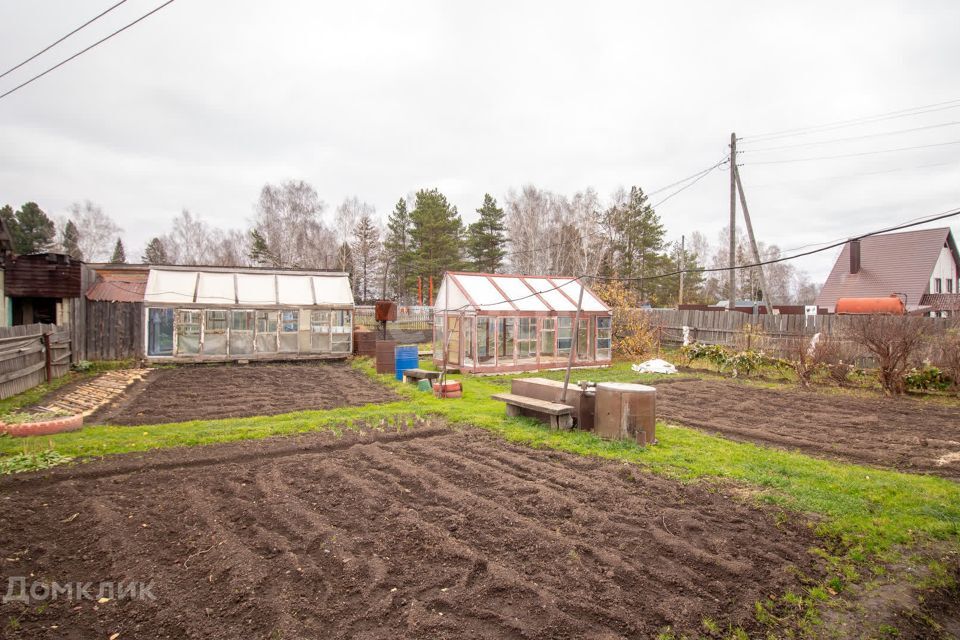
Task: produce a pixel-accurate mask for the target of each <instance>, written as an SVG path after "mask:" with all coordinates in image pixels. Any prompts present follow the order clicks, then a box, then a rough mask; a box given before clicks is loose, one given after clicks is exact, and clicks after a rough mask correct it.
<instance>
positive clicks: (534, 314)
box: [433, 272, 613, 373]
mask: <svg viewBox="0 0 960 640" xmlns="http://www.w3.org/2000/svg"><path fill="white" fill-rule="evenodd" d="M579 298H580V282H579V281H578V280H577V279H576V278H571V277H565V276H527V275H511V274H502V273H497V274H492V273H463V272H447V274H446V275H444V278H443V282H442V283H441V285H440V289H439V290H438V291H437V296H436V301H435V305H434V323H433V327H434V329H433V341H434V345H433V360H434V362H435V363H436V364H437V365H440V364H442V363H443V360H444V357H446V359H447V364H448V365H449V366H452V367H455V368H458V369H461V370H462V371H468V372H472V373H497V372H509V371H536V370H538V369H556V368H560V367H563V366H566V364H567V362H568V361H569V360H570V352H571V350H573V366H576V367H594V366H606V365H609V364H610V362H611V355H612V354H611V347H612V344H611V340H612V329H613V327H612V322H613V312H612V311H611V310H610V308H609V307H607V305H605V304H604V303H603V302H602V301H601V300H600V298H598V297H597V296H596V294H594V293H593V292H592V291H590V289H589V288H584V290H583V302H582V304H581V309H580V318H579V322H578V323H577V329H576V331H574V323H575V322H576V321H577V320H576V315H577V302H578V300H579ZM574 336H576V339H574Z"/></svg>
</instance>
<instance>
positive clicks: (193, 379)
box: [88, 362, 398, 425]
mask: <svg viewBox="0 0 960 640" xmlns="http://www.w3.org/2000/svg"><path fill="white" fill-rule="evenodd" d="M397 399H398V397H397V395H396V394H394V393H393V392H392V391H390V390H389V389H388V388H387V387H385V386H383V385H381V384H379V383H377V382H375V381H373V380H371V379H370V378H369V377H368V376H365V375H364V374H363V373H361V372H359V371H357V370H355V369H353V368H352V367H350V366H349V365H347V364H342V363H309V362H303V363H284V364H244V365H219V364H218V365H199V366H181V367H172V368H168V369H157V370H155V371H152V372H151V373H150V374H149V375H148V376H147V378H146V379H145V380H143V381H141V382H138V383H137V384H136V385H134V386H133V387H132V388H131V389H130V390H129V391H127V392H126V393H125V394H124V395H123V397H122V398H121V399H120V400H119V402H117V403H116V404H114V405H113V406H112V407H108V408H105V409H103V410H101V411H99V412H98V413H97V414H95V415H94V416H93V417H92V418H90V419H89V420H88V422H89V423H91V424H96V423H100V424H127V425H137V424H161V423H164V422H184V421H186V420H215V419H219V418H244V417H248V416H269V415H277V414H281V413H289V412H291V411H304V410H309V409H334V408H336V407H344V406H360V405H364V404H374V403H381V402H392V401H394V400H397Z"/></svg>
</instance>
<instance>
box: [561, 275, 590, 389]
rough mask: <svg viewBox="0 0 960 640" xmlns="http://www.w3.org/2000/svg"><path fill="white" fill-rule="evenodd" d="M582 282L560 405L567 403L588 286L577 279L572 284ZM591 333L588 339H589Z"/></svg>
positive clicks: (580, 279)
mask: <svg viewBox="0 0 960 640" xmlns="http://www.w3.org/2000/svg"><path fill="white" fill-rule="evenodd" d="M577 280H579V281H580V297H579V298H577V313H576V315H574V316H573V335H572V337H571V339H570V357H569V358H568V359H567V372H566V374H564V376H563V393H562V394H560V404H563V403H564V402H566V401H567V387H569V386H570V369H571V368H572V367H573V354H574V353H576V351H577V338H578V335H577V334H578V332H579V329H580V308H581V307H583V290H584V288H585V287H586V285H585V284H584V283H583V279H582V277H581V278H575V279H573V280H572V281H571V282H576V281H577ZM559 325H560V323H559V322H558V323H557V336H559V335H560V327H559ZM589 337H590V335H589V332H588V334H587V338H589Z"/></svg>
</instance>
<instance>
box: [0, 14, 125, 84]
mask: <svg viewBox="0 0 960 640" xmlns="http://www.w3.org/2000/svg"><path fill="white" fill-rule="evenodd" d="M126 1H127V0H120V2H118V3H116V4H115V5H113V6H112V7H109V8H108V9H106V10H105V11H103V12H102V13H99V14H97V15H95V16H94V17H92V18H90V19H89V20H87V21H86V22H84V23H83V24H82V25H80V26H79V27H77V28H76V29H74V30H73V31H71V32H70V33H68V34H67V35H65V36H63V37H62V38H60V39H59V40H57V41H56V42H54V43H53V44H49V45H47V46H46V47H44V48H43V49H41V50H40V51H37V52H36V53H35V54H33V55H32V56H30V57H29V58H27V59H26V60H24V61H23V62H21V63H20V64H18V65H15V66H13V67H10V68H9V69H7V70H6V71H4V72H3V73H0V78H3V77H5V76H7V75H9V74H10V73H13V72H14V71H16V70H17V69H19V68H20V67H22V66H23V65H25V64H27V63H28V62H30V61H31V60H34V59H35V58H37V57H39V56H41V55H43V54H45V53H46V52H47V51H50V49H53V48H54V47H55V46H57V45H58V44H60V43H61V42H63V41H64V40H66V39H67V38H69V37H70V36H72V35H73V34H75V33H76V32H77V31H80V30H81V29H83V28H84V27H87V26H89V25H90V24H92V23H94V22H96V21H97V20H99V19H100V18H102V17H103V16H105V15H107V14H108V13H110V12H111V11H113V10H114V9H116V8H117V7H119V6H120V5H122V4H123V3H124V2H126Z"/></svg>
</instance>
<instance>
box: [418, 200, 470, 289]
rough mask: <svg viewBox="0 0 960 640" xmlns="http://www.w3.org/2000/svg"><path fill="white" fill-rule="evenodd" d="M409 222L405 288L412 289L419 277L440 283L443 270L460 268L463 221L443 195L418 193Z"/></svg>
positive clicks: (461, 263)
mask: <svg viewBox="0 0 960 640" xmlns="http://www.w3.org/2000/svg"><path fill="white" fill-rule="evenodd" d="M410 222H411V228H410V245H409V249H408V256H409V261H410V262H409V264H410V273H409V274H408V275H407V285H408V286H416V282H417V280H416V278H417V276H423V279H424V281H427V279H428V278H429V277H430V276H433V278H434V281H436V282H440V279H441V278H442V276H443V273H444V272H445V271H449V270H456V269H460V268H462V267H463V262H462V260H461V258H460V236H461V234H462V232H463V222H462V221H461V220H460V214H458V213H457V208H456V207H454V206H452V205H451V204H450V203H449V202H448V201H447V198H446V196H444V195H443V194H442V193H440V192H439V191H438V190H437V189H430V190H426V189H422V190H420V191H418V192H417V196H416V201H415V204H414V208H413V211H411V212H410Z"/></svg>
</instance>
